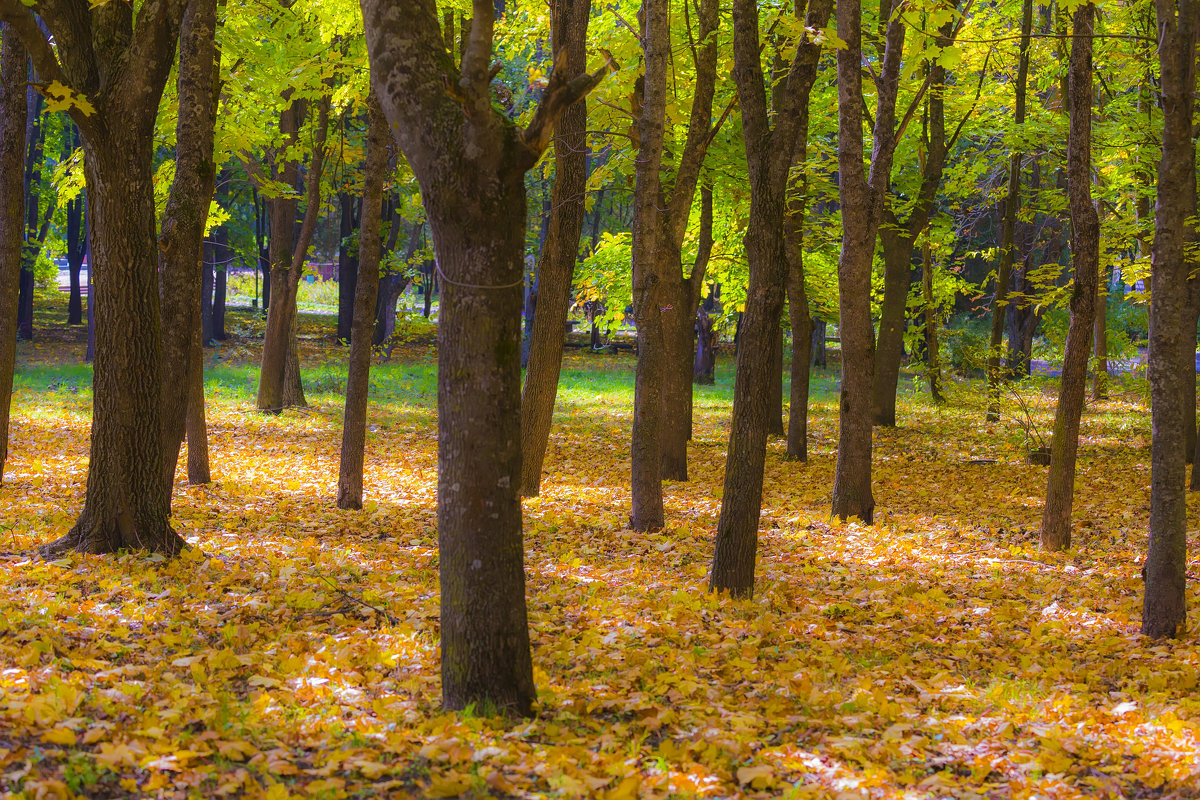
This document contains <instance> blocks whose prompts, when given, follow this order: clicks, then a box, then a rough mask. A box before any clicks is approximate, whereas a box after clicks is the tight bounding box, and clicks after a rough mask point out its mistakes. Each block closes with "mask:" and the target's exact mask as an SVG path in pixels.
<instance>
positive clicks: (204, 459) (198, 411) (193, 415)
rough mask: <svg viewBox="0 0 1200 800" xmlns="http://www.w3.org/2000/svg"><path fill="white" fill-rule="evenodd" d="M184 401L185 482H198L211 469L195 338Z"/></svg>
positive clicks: (201, 356)
mask: <svg viewBox="0 0 1200 800" xmlns="http://www.w3.org/2000/svg"><path fill="white" fill-rule="evenodd" d="M187 403H188V407H187V421H186V429H187V430H186V436H187V443H188V454H187V474H188V483H190V484H191V485H192V486H199V485H201V484H205V483H208V482H209V481H211V480H212V472H211V470H210V469H209V466H208V424H207V422H206V421H205V419H204V346H203V345H202V344H201V343H200V340H199V339H198V338H196V339H193V340H192V357H191V370H190V374H189V375H188V400H187Z"/></svg>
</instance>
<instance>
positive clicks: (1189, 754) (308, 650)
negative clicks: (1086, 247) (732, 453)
mask: <svg viewBox="0 0 1200 800" xmlns="http://www.w3.org/2000/svg"><path fill="white" fill-rule="evenodd" d="M77 349H78V348H77V346H76V345H74V344H53V345H49V344H48V345H40V346H35V347H29V346H27V345H22V349H21V364H22V373H21V375H20V376H19V378H18V390H17V395H16V398H15V415H14V431H13V436H12V456H11V459H10V462H9V468H8V470H7V471H6V473H5V476H4V478H5V480H4V484H3V486H2V487H0V793H14V794H17V795H18V796H20V795H21V794H22V793H23V795H24V796H25V797H29V798H34V797H69V796H76V795H82V796H85V797H118V796H163V797H265V798H270V799H271V800H283V798H336V797H343V796H360V797H362V796H381V795H382V796H386V795H395V796H399V797H404V796H414V797H453V796H464V797H485V796H493V797H496V796H501V797H506V796H515V797H546V796H548V797H584V796H587V797H609V798H634V797H647V798H650V797H655V798H666V797H690V796H704V797H734V796H747V797H759V796H761V797H769V796H770V797H773V796H787V797H831V798H892V797H905V798H908V797H914V798H915V797H931V798H933V797H937V798H941V797H954V798H969V797H1029V796H1038V797H1055V798H1058V797H1063V798H1065V797H1082V796H1087V797H1104V796H1107V797H1159V796H1174V797H1183V796H1189V797H1190V796H1200V748H1198V744H1197V737H1198V735H1200V716H1198V715H1200V701H1198V700H1197V699H1196V698H1197V695H1196V688H1197V682H1198V678H1200V648H1198V647H1197V643H1196V640H1195V639H1194V638H1193V637H1192V636H1190V635H1189V636H1187V637H1185V638H1184V639H1183V640H1182V641H1180V642H1177V643H1167V644H1152V643H1150V642H1148V641H1146V640H1144V639H1143V638H1142V637H1141V636H1140V635H1139V634H1138V624H1139V615H1140V608H1141V580H1140V577H1139V569H1140V561H1141V558H1142V554H1143V551H1144V547H1145V539H1146V518H1147V501H1148V485H1149V468H1148V447H1149V418H1148V414H1147V412H1146V409H1145V406H1144V404H1143V402H1142V400H1141V398H1140V396H1138V395H1137V393H1136V387H1135V390H1133V391H1130V392H1129V393H1127V394H1126V395H1124V396H1122V397H1121V398H1119V399H1114V400H1111V401H1108V402H1105V403H1100V404H1095V405H1093V406H1092V407H1091V408H1090V409H1089V414H1088V416H1087V418H1086V420H1085V423H1084V426H1083V442H1082V450H1081V460H1080V475H1079V481H1078V485H1077V489H1076V503H1077V506H1076V527H1075V536H1076V546H1075V548H1074V549H1073V550H1072V551H1070V552H1069V553H1067V554H1065V555H1061V556H1052V555H1046V554H1044V553H1041V552H1039V551H1038V550H1037V549H1036V546H1037V537H1036V528H1037V522H1038V519H1039V517H1040V498H1041V495H1042V493H1043V491H1044V481H1045V470H1044V468H1041V467H1033V466H1027V465H1025V464H1024V463H1023V460H1022V452H1021V447H1020V441H1021V436H1020V432H1019V431H1017V430H1016V429H1014V428H1013V427H1011V426H1006V425H999V426H995V427H992V428H988V427H985V426H983V425H982V424H980V423H979V420H980V419H981V418H982V407H981V405H980V403H979V400H978V398H977V397H976V396H975V395H974V394H973V393H972V390H971V389H969V388H966V387H964V386H963V385H962V384H960V385H959V386H958V387H957V388H956V389H955V390H954V391H953V392H952V398H953V400H954V405H952V406H950V407H948V408H945V409H938V408H935V407H933V406H932V405H930V404H929V403H928V402H927V401H926V400H925V399H924V398H922V397H920V396H918V395H917V394H915V392H914V391H912V390H911V389H906V390H905V394H904V398H903V402H902V406H901V413H900V418H901V425H902V427H900V428H899V429H896V430H889V431H880V432H878V433H877V436H876V443H877V453H876V472H875V486H876V499H877V503H878V519H877V524H876V525H875V526H873V527H867V526H862V525H858V524H841V523H839V522H837V521H836V520H834V521H831V520H830V519H829V514H828V501H829V495H830V489H831V486H832V473H833V466H834V451H835V445H836V415H835V411H836V409H835V406H834V403H833V400H834V396H833V394H832V391H831V389H832V386H833V376H831V375H821V376H820V377H819V383H820V390H819V391H818V394H817V402H816V404H815V407H814V412H813V413H814V417H813V423H812V429H811V430H812V435H813V440H812V445H811V451H810V452H811V453H812V458H811V461H810V462H809V463H807V464H796V463H789V462H787V461H785V460H784V458H783V443H782V442H773V443H772V444H771V445H770V454H769V457H768V463H767V477H766V491H765V496H764V510H763V518H762V534H761V546H760V551H759V553H760V559H759V568H758V583H757V593H756V595H755V597H754V599H752V600H748V601H732V600H729V599H723V598H717V597H714V596H712V595H709V594H706V592H705V573H706V571H707V568H708V565H709V560H710V558H711V554H712V546H713V536H714V531H715V527H716V519H717V514H718V511H719V504H720V494H721V485H722V484H721V480H722V472H723V469H724V448H725V444H726V438H727V435H728V414H729V397H730V388H731V387H730V383H731V374H730V366H729V365H728V364H724V365H723V367H722V372H721V376H720V377H721V381H720V383H719V384H718V385H717V386H716V387H714V388H705V389H703V390H701V391H699V392H698V396H697V404H698V405H697V416H696V437H695V442H694V446H693V447H692V450H691V471H692V475H693V476H694V480H693V481H691V482H689V483H679V484H670V485H668V487H667V489H666V494H667V512H668V519H669V526H668V528H667V529H666V530H664V531H662V532H661V533H657V534H650V535H647V534H640V533H633V532H631V531H629V530H627V529H626V527H625V521H626V519H627V515H628V511H629V495H628V488H627V486H628V475H629V470H628V438H629V427H630V410H629V409H630V401H631V396H632V388H631V387H632V361H631V360H630V359H629V358H627V357H625V356H611V355H605V356H591V355H582V354H569V355H568V357H567V361H566V374H565V377H564V389H563V393H562V398H561V401H560V405H559V409H558V416H557V417H556V428H555V432H554V438H553V440H552V444H551V452H550V454H549V456H548V458H547V470H548V472H549V474H548V475H547V477H546V479H545V482H544V484H543V493H542V496H541V497H539V498H536V499H533V500H530V501H528V502H526V504H525V526H526V543H527V544H526V546H527V555H526V561H527V573H528V581H529V584H528V597H529V612H530V625H531V629H532V638H533V646H534V663H535V665H536V679H537V684H538V692H539V711H538V715H537V717H536V718H534V719H530V720H522V721H516V722H513V721H507V722H506V721H504V720H500V719H493V718H486V717H483V716H479V715H475V714H471V713H466V714H446V713H443V712H442V711H441V709H440V708H439V698H440V688H439V680H438V594H437V550H436V531H435V529H434V520H435V513H434V512H435V509H434V502H435V497H434V485H435V470H436V453H435V446H436V436H435V419H434V392H435V384H434V381H433V364H434V357H433V353H432V351H431V349H430V348H429V347H427V346H422V345H419V344H418V345H411V346H408V347H405V348H404V349H403V352H399V351H398V353H397V357H396V358H395V359H393V360H392V361H391V362H390V363H388V364H385V365H382V366H379V367H378V368H377V369H376V372H375V373H374V378H373V384H374V386H375V401H376V402H375V404H374V406H373V408H372V411H371V420H370V425H371V434H370V438H369V440H368V445H367V446H368V457H367V460H368V475H367V498H368V503H367V508H366V509H365V510H363V511H362V512H353V513H350V512H343V511H339V510H337V509H336V508H335V506H334V503H333V497H334V493H335V483H336V475H337V453H338V446H339V435H340V418H341V413H342V409H341V405H340V401H341V395H340V391H341V389H342V385H341V381H342V380H344V378H343V377H342V376H343V375H344V373H343V372H339V367H338V366H337V364H338V363H339V362H340V361H341V360H342V359H344V350H338V349H336V348H333V347H331V346H323V345H318V344H316V343H314V342H306V344H305V361H306V364H307V375H308V378H309V399H310V401H311V402H312V407H311V408H309V409H307V410H301V411H289V412H287V413H285V414H284V415H282V416H279V417H265V416H261V415H259V414H256V413H254V412H253V411H252V397H253V388H254V377H255V369H254V363H255V360H256V357H257V350H256V347H255V346H254V343H253V341H250V340H247V341H242V342H238V341H234V342H231V343H228V344H226V345H224V346H223V347H222V349H221V350H220V351H219V352H218V353H217V354H216V355H210V356H209V367H210V370H211V376H210V379H209V407H208V419H209V424H210V437H211V450H212V463H213V474H214V482H213V483H212V484H210V485H207V486H196V487H193V486H188V485H186V482H185V481H184V480H183V479H182V477H181V479H180V481H179V482H178V483H177V487H176V500H175V506H174V511H175V522H176V525H177V528H178V530H179V531H180V532H181V533H182V534H183V535H184V536H185V537H186V538H187V539H188V541H189V542H191V543H192V544H193V545H195V549H194V550H192V551H191V552H190V553H189V554H188V555H186V556H184V557H183V558H181V559H178V560H175V561H163V560H161V559H159V558H147V557H145V556H141V555H132V554H131V555H125V556H121V557H81V556H72V557H68V558H63V559H61V560H58V561H53V562H49V563H47V562H43V561H39V560H37V559H35V558H31V557H30V555H29V551H30V550H31V549H32V548H33V547H35V546H36V545H37V544H39V543H42V542H46V541H49V540H51V539H53V538H55V537H56V536H59V535H61V534H62V533H64V532H65V531H66V530H67V529H68V528H69V526H70V525H71V523H72V521H73V518H74V516H75V515H76V514H77V512H78V510H79V508H80V506H81V503H82V496H83V480H84V476H85V474H86V458H87V437H88V423H89V413H90V411H89V409H90V388H89V379H88V375H87V372H86V371H85V370H82V369H80V368H77V367H73V366H64V365H69V364H71V363H73V362H75V361H77V360H78V353H77V352H76V350H77ZM1036 408H1037V409H1038V413H1040V414H1042V415H1043V416H1042V418H1041V419H1042V421H1043V422H1044V421H1045V420H1046V419H1048V417H1046V416H1045V415H1046V414H1047V413H1048V403H1047V402H1046V398H1044V397H1043V398H1039V399H1038V401H1037V404H1036Z"/></svg>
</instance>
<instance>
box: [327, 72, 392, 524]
mask: <svg viewBox="0 0 1200 800" xmlns="http://www.w3.org/2000/svg"><path fill="white" fill-rule="evenodd" d="M367 111H368V116H369V118H370V128H369V129H368V131H367V155H366V163H365V164H364V165H363V194H362V214H361V215H360V217H359V221H360V225H359V231H358V257H357V258H356V259H355V262H356V267H358V268H359V269H358V275H357V280H356V281H355V283H356V284H357V285H356V286H355V295H354V327H353V329H352V330H351V331H350V336H349V339H350V367H349V372H348V375H347V378H346V410H345V416H344V419H343V422H342V453H341V462H340V466H339V471H338V496H337V505H338V508H362V494H363V459H364V451H365V449H366V441H367V396H368V393H369V390H370V379H371V325H372V323H373V322H374V321H375V302H376V300H377V296H378V293H379V261H380V254H381V251H382V243H381V241H380V230H381V228H382V219H381V217H382V214H383V179H384V176H385V173H386V171H387V161H388V144H389V143H390V141H391V136H390V133H389V131H388V125H387V120H386V119H385V118H384V116H383V110H382V109H381V108H380V107H379V100H378V99H377V98H376V97H375V94H374V93H373V92H372V93H371V95H370V96H369V97H368V99H367Z"/></svg>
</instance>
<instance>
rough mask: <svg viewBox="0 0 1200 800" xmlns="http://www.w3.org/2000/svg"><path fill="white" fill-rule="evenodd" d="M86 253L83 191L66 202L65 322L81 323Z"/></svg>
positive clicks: (75, 141)
mask: <svg viewBox="0 0 1200 800" xmlns="http://www.w3.org/2000/svg"><path fill="white" fill-rule="evenodd" d="M71 143H72V146H73V147H78V146H79V129H78V128H76V127H75V126H74V125H72V126H71ZM86 254H87V212H86V206H85V205H84V202H83V192H80V193H79V195H77V196H76V197H74V198H73V199H71V200H70V201H69V202H68V203H67V270H68V272H69V273H70V276H71V293H70V296H69V299H68V300H67V324H68V325H82V324H83V285H82V282H81V275H80V272H81V271H82V270H83V257H84V256H85V255H86Z"/></svg>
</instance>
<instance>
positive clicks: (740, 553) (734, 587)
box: [709, 0, 840, 596]
mask: <svg viewBox="0 0 1200 800" xmlns="http://www.w3.org/2000/svg"><path fill="white" fill-rule="evenodd" d="M830 5H831V2H830V0H813V1H812V2H811V3H810V4H809V6H808V14H807V16H806V18H805V26H806V28H807V29H809V30H818V29H821V28H823V27H824V26H825V23H826V21H827V20H828V19H829V13H830ZM839 13H840V12H839ZM814 51H815V52H814ZM819 56H820V44H819V43H818V42H816V41H814V40H813V39H812V38H810V37H809V36H808V35H805V36H804V37H803V38H802V39H801V40H800V41H798V42H796V52H795V56H794V57H793V58H792V59H791V62H790V64H787V62H784V64H786V67H785V68H786V69H787V75H786V77H785V76H776V80H777V81H782V83H781V84H778V83H777V88H776V89H775V91H774V92H773V97H772V105H773V106H774V108H773V109H772V110H773V111H774V112H775V114H774V116H775V126H774V128H772V127H771V125H770V116H769V114H768V107H767V91H766V87H765V86H764V85H763V71H762V66H761V63H760V60H759V34H758V9H757V6H756V4H755V3H754V2H752V0H736V2H735V3H734V6H733V58H734V71H733V72H734V81H735V82H736V83H737V87H738V98H739V101H740V103H741V107H742V130H743V131H744V137H745V148H746V163H747V165H748V166H749V171H750V217H749V221H748V225H747V230H746V238H745V247H746V256H747V258H748V260H749V262H750V284H749V287H748V288H747V290H746V311H745V314H744V315H743V317H742V325H741V334H740V341H739V343H738V355H737V377H736V378H735V380H734V388H733V420H732V423H731V425H730V432H729V449H728V456H727V457H726V466H725V487H724V494H723V495H722V498H721V516H720V519H719V520H718V522H717V544H716V552H715V553H714V555H713V568H712V576H711V578H710V581H709V589H710V590H711V591H729V592H730V593H731V594H733V595H736V596H748V595H750V594H752V593H753V591H754V560H755V555H756V553H757V550H758V519H759V514H760V513H761V511H762V486H763V468H764V466H765V463H766V445H767V426H768V420H767V415H768V413H769V402H770V398H769V397H768V396H767V395H768V393H767V392H764V391H763V387H765V386H767V385H768V383H769V373H770V371H771V369H772V368H773V366H774V364H773V358H772V356H773V351H774V348H775V344H776V339H777V338H778V336H779V317H780V314H781V312H782V310H783V293H784V285H785V283H786V281H787V274H788V259H787V253H786V250H785V243H784V233H783V211H784V195H785V192H786V189H787V178H788V172H789V170H790V169H791V165H792V154H793V153H794V152H795V148H796V138H797V134H798V133H799V129H800V113H799V108H800V107H801V106H802V105H805V104H807V103H808V92H809V90H810V89H811V88H812V82H813V79H814V77H815V72H813V71H810V70H809V69H806V68H805V65H806V64H811V65H812V66H813V67H815V65H816V63H817V59H818V58H819Z"/></svg>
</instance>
